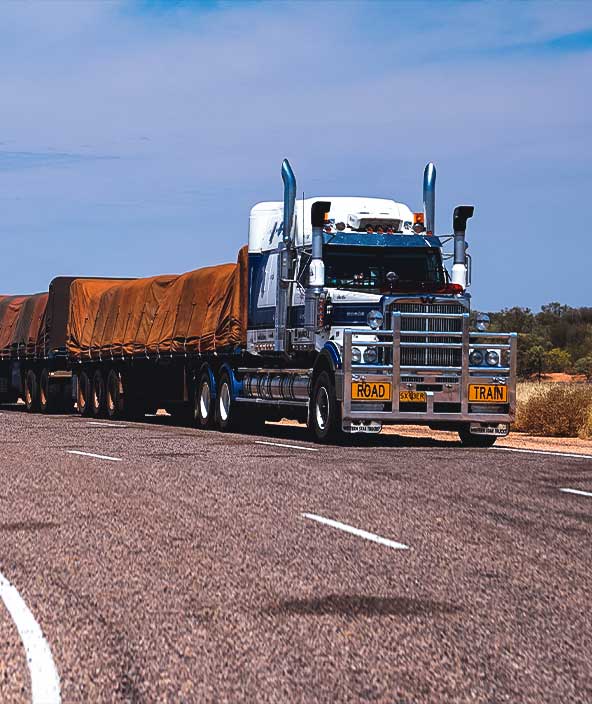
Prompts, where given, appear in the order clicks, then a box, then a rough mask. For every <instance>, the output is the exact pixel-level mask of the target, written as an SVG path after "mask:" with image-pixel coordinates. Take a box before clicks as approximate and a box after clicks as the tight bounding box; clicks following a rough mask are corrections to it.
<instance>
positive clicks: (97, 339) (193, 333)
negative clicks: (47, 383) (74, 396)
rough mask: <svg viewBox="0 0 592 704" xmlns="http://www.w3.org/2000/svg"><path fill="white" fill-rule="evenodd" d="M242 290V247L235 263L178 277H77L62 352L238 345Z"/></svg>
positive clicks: (98, 354)
mask: <svg viewBox="0 0 592 704" xmlns="http://www.w3.org/2000/svg"><path fill="white" fill-rule="evenodd" d="M247 289H248V258H247V248H246V247H244V248H243V249H241V251H240V252H239V256H238V261H237V263H236V264H221V265H218V266H211V267H205V268H202V269H197V270H195V271H190V272H187V273H185V274H180V275H161V276H152V277H149V278H144V279H134V280H131V281H122V282H118V283H112V284H108V283H107V284H106V282H104V281H100V282H99V281H97V280H93V279H86V280H85V279H76V280H75V281H73V282H72V284H71V287H70V310H69V317H68V325H67V349H68V353H69V354H70V356H71V357H72V358H73V359H75V360H78V361H82V360H90V359H98V358H109V357H134V356H141V355H142V356H156V357H158V356H160V355H163V354H167V355H175V354H189V353H192V354H195V353H197V354H201V353H204V352H216V351H221V350H229V349H234V348H238V347H244V346H245V344H246V326H247V299H248V295H247Z"/></svg>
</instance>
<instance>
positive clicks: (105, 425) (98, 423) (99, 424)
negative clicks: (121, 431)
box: [88, 420, 127, 428]
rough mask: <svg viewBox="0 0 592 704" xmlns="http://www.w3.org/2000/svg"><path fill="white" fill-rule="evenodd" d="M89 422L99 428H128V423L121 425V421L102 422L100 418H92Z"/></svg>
mask: <svg viewBox="0 0 592 704" xmlns="http://www.w3.org/2000/svg"><path fill="white" fill-rule="evenodd" d="M88 424H89V425H94V426H97V427H99V428H127V425H121V424H120V423H102V422H101V421H100V420H90V421H89V422H88Z"/></svg>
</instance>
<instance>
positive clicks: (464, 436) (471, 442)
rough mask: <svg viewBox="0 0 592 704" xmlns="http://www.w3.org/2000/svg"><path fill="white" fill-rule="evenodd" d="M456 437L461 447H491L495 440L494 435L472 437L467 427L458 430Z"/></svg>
mask: <svg viewBox="0 0 592 704" xmlns="http://www.w3.org/2000/svg"><path fill="white" fill-rule="evenodd" d="M458 436H459V438H460V441H461V443H462V445H463V447H492V446H493V444H494V443H495V441H496V440H497V437H496V436H495V435H473V433H471V432H470V430H469V426H468V425H463V426H461V427H460V428H459V429H458Z"/></svg>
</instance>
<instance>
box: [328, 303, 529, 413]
mask: <svg viewBox="0 0 592 704" xmlns="http://www.w3.org/2000/svg"><path fill="white" fill-rule="evenodd" d="M402 318H415V319H418V318H445V319H455V320H458V319H459V318H460V319H462V330H461V331H450V330H447V331H442V332H440V331H431V330H430V331H428V330H402V329H401V327H402V326H401V319H402ZM354 335H356V338H357V339H356V340H355V342H354V341H353V336H354ZM411 337H413V338H423V339H424V341H422V342H417V341H410V340H409V338H411ZM517 337H518V336H517V334H516V333H504V332H499V333H497V332H480V331H470V330H469V313H468V312H463V313H416V312H414V313H407V312H401V311H392V329H391V330H373V329H371V328H355V329H350V328H348V329H346V330H344V339H343V366H342V380H343V386H342V418H343V420H344V421H360V420H366V421H371V420H375V421H381V422H386V423H388V422H391V423H401V422H407V421H408V422H410V423H411V424H413V423H417V422H418V421H419V422H421V421H423V422H432V421H434V422H443V423H454V422H459V421H460V422H467V421H475V422H481V423H511V422H512V421H513V420H514V418H515V413H516V367H517ZM438 338H446V340H447V341H445V342H441V341H439V340H438ZM454 338H456V339H457V341H455V342H451V341H450V340H451V339H454ZM354 346H355V347H359V348H362V349H364V348H367V347H376V348H378V349H382V350H385V354H384V355H383V356H386V357H387V359H386V360H383V362H382V363H380V364H362V363H361V362H359V363H355V362H353V360H352V348H353V347H354ZM405 348H416V349H428V350H430V349H431V350H437V349H442V350H446V349H448V350H455V349H456V350H461V355H460V364H459V365H450V364H446V365H433V364H425V365H423V364H402V363H401V361H402V355H401V351H402V350H404V349H405ZM474 349H483V350H485V349H487V350H496V351H497V352H498V354H499V355H500V365H499V366H495V367H487V366H479V367H473V366H470V364H469V352H470V351H471V350H474ZM504 356H506V357H507V358H508V364H507V365H506V366H502V365H501V361H502V359H503V357H504ZM406 375H407V376H410V377H413V376H419V375H421V376H422V377H424V376H427V377H429V378H430V379H432V378H434V379H435V377H436V376H444V377H446V376H451V377H452V376H454V377H458V386H457V388H458V390H459V391H458V403H459V404H460V411H458V412H457V411H453V412H441V411H435V410H434V402H435V401H436V402H437V397H435V396H434V393H438V392H434V393H431V394H430V393H427V394H426V410H425V411H417V410H413V411H408V410H404V409H403V410H402V409H401V407H400V392H401V390H402V388H401V385H402V381H401V378H402V376H406ZM356 381H365V382H388V383H390V384H391V400H390V407H389V408H388V409H386V403H385V404H384V406H383V410H371V409H368V410H366V409H364V404H365V403H366V402H365V401H352V383H355V382H356ZM469 384H505V385H506V386H507V388H508V394H507V399H508V400H507V404H505V403H504V404H503V405H507V413H495V412H493V411H492V412H486V411H484V410H483V409H482V408H480V409H479V412H473V411H471V408H470V402H469ZM449 395H450V394H449ZM352 403H356V407H355V408H353V407H352ZM472 403H473V404H475V405H481V406H483V405H484V404H478V402H472Z"/></svg>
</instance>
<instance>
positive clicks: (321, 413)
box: [308, 372, 341, 442]
mask: <svg viewBox="0 0 592 704" xmlns="http://www.w3.org/2000/svg"><path fill="white" fill-rule="evenodd" d="M340 415H341V414H340V412H339V406H338V404H337V399H336V397H335V385H334V383H333V380H332V379H331V377H330V375H329V373H328V372H321V373H320V374H319V375H318V377H317V378H316V380H315V382H314V385H313V391H312V397H311V401H310V412H309V416H308V426H309V429H310V430H311V431H312V432H313V433H314V436H315V439H316V440H317V441H318V442H329V441H331V440H334V439H335V438H336V437H337V436H338V435H339V431H340V430H341V428H340V422H341V418H340Z"/></svg>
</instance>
